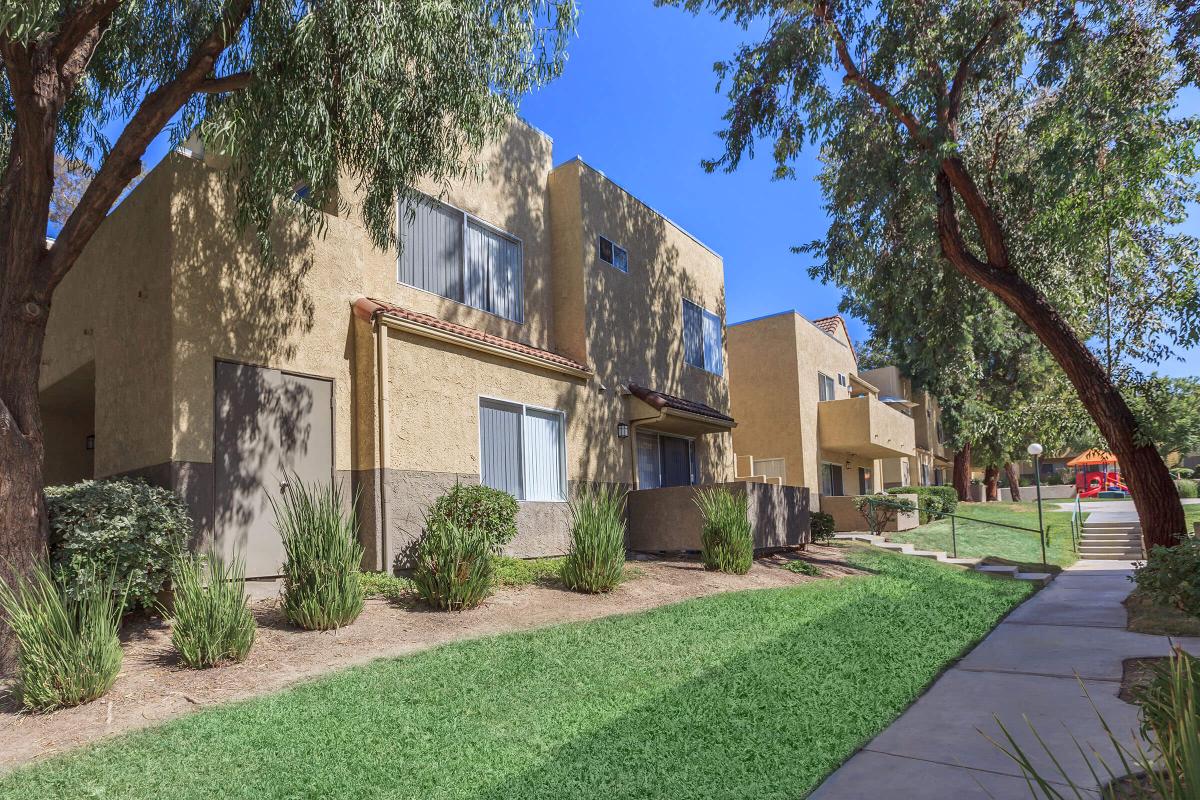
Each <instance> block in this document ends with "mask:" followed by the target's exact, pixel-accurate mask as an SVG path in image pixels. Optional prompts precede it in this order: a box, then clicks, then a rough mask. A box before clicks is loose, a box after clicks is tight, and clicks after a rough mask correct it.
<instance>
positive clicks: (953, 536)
mask: <svg viewBox="0 0 1200 800" xmlns="http://www.w3.org/2000/svg"><path fill="white" fill-rule="evenodd" d="M866 502H867V503H870V504H872V505H874V504H882V505H885V506H888V507H889V508H894V509H897V510H898V511H918V512H919V511H920V510H921V505H920V502H918V503H916V504H911V503H906V504H904V505H901V504H899V503H897V502H895V501H894V500H887V499H884V498H876V497H873V496H870V495H867V497H866ZM1076 502H1078V498H1076ZM926 513H927V514H929V515H930V516H931V517H936V518H937V519H941V518H942V517H949V518H950V549H951V557H953V558H958V525H957V521H958V520H960V519H965V520H967V521H968V522H979V523H982V524H984V525H995V526H996V527H998V528H1011V529H1012V530H1016V531H1025V532H1026V533H1036V534H1037V535H1038V538H1039V540H1040V542H1041V544H1042V549H1043V551H1044V550H1045V545H1046V538H1045V537H1046V533H1045V531H1043V530H1041V529H1038V528H1023V527H1021V526H1020V525H1009V524H1008V523H1007V522H995V521H994V520H990V519H979V518H978V517H968V516H964V515H962V514H955V513H954V512H952V511H928V510H927V511H926ZM1073 542H1074V540H1073V539H1072V543H1073ZM1045 563H1046V562H1045V557H1044V556H1043V558H1042V565H1043V566H1045Z"/></svg>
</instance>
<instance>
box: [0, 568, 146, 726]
mask: <svg viewBox="0 0 1200 800" xmlns="http://www.w3.org/2000/svg"><path fill="white" fill-rule="evenodd" d="M10 571H11V569H10ZM87 577H88V580H87V581H86V582H85V584H84V585H83V586H82V587H78V586H77V587H74V590H73V591H68V590H67V588H66V586H65V585H64V584H63V583H62V582H61V581H60V580H56V578H55V577H54V576H52V575H51V573H50V570H49V569H48V568H47V567H45V566H38V567H37V568H35V569H34V572H33V575H32V576H31V577H29V578H16V579H15V580H14V581H13V583H12V584H11V585H10V584H8V583H5V582H4V581H0V610H2V611H3V612H4V616H5V617H6V618H7V620H8V625H9V626H10V628H11V629H12V633H13V636H14V638H15V639H16V642H17V686H16V688H17V695H18V696H19V697H20V699H21V703H22V705H24V706H25V707H26V708H28V709H30V710H34V711H51V710H53V709H56V708H64V707H67V706H77V705H79V704H81V703H86V702H88V701H90V700H95V699H96V698H97V697H100V696H101V695H103V694H104V693H105V692H107V691H108V690H109V689H110V688H111V687H112V685H113V681H115V680H116V679H117V673H118V672H120V671H121V640H120V638H119V637H118V635H117V634H118V632H119V631H120V628H121V611H122V609H123V608H124V606H125V594H124V592H116V591H114V582H113V579H112V577H111V576H110V577H108V578H105V579H103V580H99V579H96V577H95V576H94V575H90V574H89V575H87Z"/></svg>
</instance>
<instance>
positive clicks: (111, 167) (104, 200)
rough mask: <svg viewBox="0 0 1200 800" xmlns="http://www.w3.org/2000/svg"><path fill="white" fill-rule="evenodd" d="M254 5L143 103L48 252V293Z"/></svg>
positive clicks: (240, 0) (234, 11)
mask: <svg viewBox="0 0 1200 800" xmlns="http://www.w3.org/2000/svg"><path fill="white" fill-rule="evenodd" d="M251 3H252V0H234V2H233V3H232V4H231V6H230V8H229V11H228V12H227V13H226V15H225V16H224V17H223V18H222V19H221V20H220V21H219V22H218V23H217V25H216V27H215V29H214V30H213V32H212V33H211V34H210V35H209V37H208V38H207V39H205V40H204V41H203V42H201V43H200V44H199V45H198V46H197V47H196V49H195V51H194V52H193V53H192V55H191V57H190V58H189V59H188V63H187V66H185V67H184V69H183V70H182V71H181V72H180V73H179V74H178V75H176V76H175V77H174V78H173V79H171V80H170V81H168V82H167V83H164V84H163V85H162V86H159V87H158V88H157V89H155V90H154V91H152V92H150V93H149V94H147V95H146V96H145V97H144V98H143V99H142V103H141V105H140V106H139V107H138V110H137V111H136V112H135V113H134V115H133V117H132V118H131V119H130V121H129V124H128V125H126V126H125V130H124V131H122V133H121V135H120V136H119V137H117V141H116V142H115V143H114V144H113V147H112V150H110V151H109V153H108V156H107V157H106V158H105V159H104V163H103V164H101V165H100V168H99V169H98V170H97V171H96V176H95V177H94V178H93V179H92V182H91V183H89V184H88V187H87V189H85V190H84V193H83V196H82V197H80V199H79V205H77V206H76V207H75V210H74V211H73V212H71V216H70V217H68V218H67V221H66V223H65V224H64V225H63V227H62V231H61V232H60V233H59V235H58V238H56V239H55V241H54V244H53V246H51V248H50V250H49V252H48V253H47V257H46V264H45V271H44V275H43V276H42V277H43V280H44V282H45V285H44V287H43V290H44V291H46V292H47V293H48V292H50V291H53V289H54V287H55V286H57V285H58V283H59V281H61V280H62V279H63V276H65V275H66V274H67V271H68V270H69V269H70V268H71V265H72V264H74V263H75V260H76V259H77V258H78V257H79V254H80V253H81V252H83V248H84V245H85V244H86V243H87V241H88V240H89V239H90V238H91V236H92V234H93V233H95V231H96V229H97V228H98V227H99V226H100V223H101V222H102V221H103V220H104V217H105V215H106V214H107V213H108V210H109V209H110V208H112V204H113V203H114V202H116V200H117V198H118V197H119V196H120V194H121V191H122V190H123V189H124V188H125V187H126V186H127V185H128V184H129V182H130V181H131V180H133V179H134V178H135V177H137V175H138V173H139V172H140V171H141V168H142V165H141V157H142V155H143V154H144V153H145V152H146V147H147V146H149V144H150V142H151V140H153V139H154V137H155V136H157V135H158V133H159V132H160V131H161V130H162V129H163V128H164V127H165V126H166V124H167V123H168V122H169V121H170V120H171V117H172V116H174V115H175V113H176V112H177V111H178V110H179V109H180V108H182V107H183V105H184V104H185V103H186V102H187V101H188V100H189V99H190V98H191V97H192V95H193V94H195V93H196V91H197V90H198V89H199V87H200V86H201V84H202V83H203V82H204V80H205V77H204V76H205V75H208V74H209V73H211V72H212V70H213V67H214V66H215V65H216V62H217V59H218V58H219V57H220V55H221V53H222V52H224V51H225V49H226V47H228V46H229V43H230V40H231V39H232V38H233V36H235V35H236V32H237V30H238V29H239V28H240V27H241V26H242V23H243V22H245V20H246V16H247V15H248V14H249V13H250V7H251Z"/></svg>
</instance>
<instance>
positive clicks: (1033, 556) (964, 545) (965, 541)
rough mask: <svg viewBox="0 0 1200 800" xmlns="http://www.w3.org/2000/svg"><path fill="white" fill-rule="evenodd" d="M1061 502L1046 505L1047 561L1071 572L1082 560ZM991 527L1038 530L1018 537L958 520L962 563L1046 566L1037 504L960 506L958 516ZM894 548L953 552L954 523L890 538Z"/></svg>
mask: <svg viewBox="0 0 1200 800" xmlns="http://www.w3.org/2000/svg"><path fill="white" fill-rule="evenodd" d="M1058 503H1059V501H1046V500H1043V501H1042V510H1043V512H1044V513H1045V523H1046V526H1047V527H1048V528H1049V530H1050V542H1049V544H1048V545H1047V546H1046V560H1047V561H1049V562H1050V563H1051V564H1058V565H1059V566H1063V567H1065V566H1067V565H1068V564H1073V563H1074V562H1075V561H1076V560H1077V557H1076V555H1075V553H1074V551H1073V548H1072V546H1071V512H1069V511H1058V510H1057V509H1058ZM956 513H958V514H961V515H963V516H966V517H973V518H975V519H979V520H985V521H986V522H1003V523H1006V524H1009V525H1019V526H1021V527H1023V528H1033V529H1034V530H1033V531H1018V530H1013V529H1011V528H1000V527H996V526H995V525H988V524H986V522H972V521H968V520H962V519H960V520H958V521H957V524H956V527H957V538H958V555H959V556H960V557H962V558H983V557H985V556H997V557H999V558H1004V559H1008V560H1010V561H1015V562H1021V563H1029V564H1032V563H1041V560H1042V551H1041V545H1040V544H1039V543H1038V535H1037V532H1036V531H1037V526H1038V516H1037V503H1036V502H1021V503H959V504H958V511H957V512H956ZM889 538H891V540H892V541H895V542H912V543H913V544H914V545H916V546H918V547H920V548H923V549H928V550H945V551H946V552H947V553H949V552H950V520H949V519H941V520H937V521H935V522H930V523H928V524H925V525H921V526H919V527H917V528H913V529H912V530H907V531H902V532H900V533H893V534H889Z"/></svg>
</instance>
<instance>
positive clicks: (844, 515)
mask: <svg viewBox="0 0 1200 800" xmlns="http://www.w3.org/2000/svg"><path fill="white" fill-rule="evenodd" d="M888 497H889V498H892V497H894V498H901V499H904V500H908V501H909V502H910V503H912V504H913V505H914V506H915V505H916V503H917V496H916V495H915V494H895V495H888ZM821 510H822V511H823V512H825V513H826V514H828V515H829V516H831V517H833V529H834V530H835V531H838V532H842V531H865V530H867V521H866V520H865V519H864V518H863V515H862V514H861V513H859V510H858V509H857V508H855V507H854V498H853V497H836V496H833V495H824V496H822V497H821ZM919 524H920V519H919V515H918V514H917V512H916V511H899V512H897V513H896V519H895V520H893V521H892V522H890V523H888V526H887V527H886V528H884V530H888V531H906V530H909V529H910V528H915V527H917V525H919Z"/></svg>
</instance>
